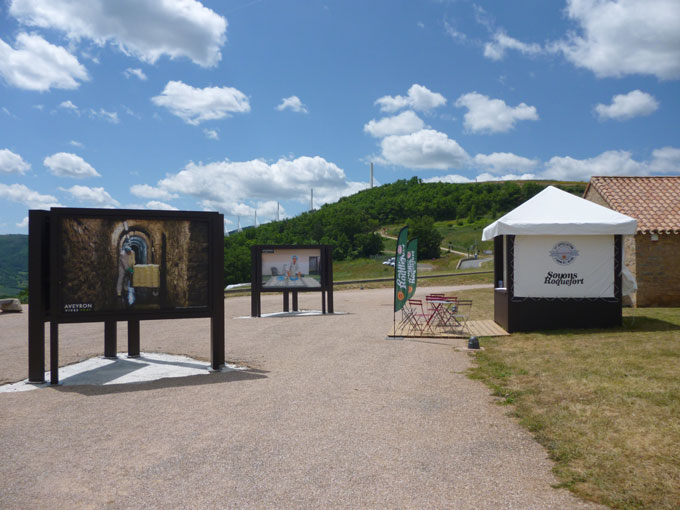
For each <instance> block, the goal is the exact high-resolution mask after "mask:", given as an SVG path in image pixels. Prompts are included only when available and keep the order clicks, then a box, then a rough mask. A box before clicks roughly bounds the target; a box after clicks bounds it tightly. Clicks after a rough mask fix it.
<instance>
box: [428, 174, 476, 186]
mask: <svg viewBox="0 0 680 510" xmlns="http://www.w3.org/2000/svg"><path fill="white" fill-rule="evenodd" d="M423 182H445V183H448V184H462V183H466V182H474V181H473V180H472V179H470V178H468V177H464V176H462V175H458V174H449V175H440V176H438V177H428V178H427V179H423Z"/></svg>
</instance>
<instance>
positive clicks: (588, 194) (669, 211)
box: [584, 177, 680, 307]
mask: <svg viewBox="0 0 680 510" xmlns="http://www.w3.org/2000/svg"><path fill="white" fill-rule="evenodd" d="M584 198H585V199H587V200H590V201H592V202H595V203H597V204H600V205H603V206H605V207H609V208H610V209H613V210H615V211H617V212H620V213H622V214H626V215H628V216H631V217H633V218H635V219H636V220H637V222H638V228H637V233H636V234H635V236H625V239H624V263H625V265H626V267H627V268H628V269H629V270H630V271H631V272H632V273H633V274H634V275H635V278H636V280H637V285H638V290H637V292H636V293H635V294H634V295H633V296H632V303H631V304H632V305H633V306H640V307H644V306H680V177H591V179H590V182H589V183H588V186H587V187H586V191H585V193H584Z"/></svg>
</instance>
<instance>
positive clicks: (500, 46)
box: [484, 30, 544, 60]
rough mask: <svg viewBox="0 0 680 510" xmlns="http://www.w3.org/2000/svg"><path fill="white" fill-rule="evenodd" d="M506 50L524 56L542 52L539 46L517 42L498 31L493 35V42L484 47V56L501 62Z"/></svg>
mask: <svg viewBox="0 0 680 510" xmlns="http://www.w3.org/2000/svg"><path fill="white" fill-rule="evenodd" d="M508 49H511V50H517V51H519V52H520V53H522V54H524V55H539V54H541V53H543V52H544V50H543V48H542V47H541V45H540V44H536V43H530V44H528V43H524V42H522V41H518V40H517V39H515V38H513V37H510V36H509V35H507V34H506V33H505V32H503V31H502V30H499V31H497V32H496V33H495V34H494V36H493V41H492V42H488V43H486V44H485V45H484V56H485V57H487V58H490V59H492V60H501V59H502V58H503V57H505V51H506V50H508Z"/></svg>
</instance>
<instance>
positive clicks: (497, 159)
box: [474, 152, 539, 174]
mask: <svg viewBox="0 0 680 510" xmlns="http://www.w3.org/2000/svg"><path fill="white" fill-rule="evenodd" d="M474 162H475V164H477V165H479V166H481V167H484V168H485V169H487V170H488V171H489V172H491V173H494V174H502V173H504V172H508V171H513V170H514V171H517V170H519V171H522V172H526V171H528V170H533V169H535V168H536V167H537V166H538V164H539V162H538V160H535V159H529V158H524V157H522V156H517V155H516V154H512V153H510V152H494V153H492V154H477V155H476V156H475V157H474Z"/></svg>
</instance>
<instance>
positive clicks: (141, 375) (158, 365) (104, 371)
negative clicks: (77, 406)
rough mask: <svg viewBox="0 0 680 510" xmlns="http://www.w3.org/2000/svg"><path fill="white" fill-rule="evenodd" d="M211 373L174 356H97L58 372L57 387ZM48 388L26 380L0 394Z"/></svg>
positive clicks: (232, 367) (2, 389) (5, 387)
mask: <svg viewBox="0 0 680 510" xmlns="http://www.w3.org/2000/svg"><path fill="white" fill-rule="evenodd" d="M246 368H247V367H240V366H237V365H233V364H227V365H226V366H225V367H224V368H223V369H222V370H223V371H230V370H246ZM211 371H212V370H211V368H210V363H208V362H206V361H199V360H195V359H193V358H189V357H187V356H177V355H173V354H162V353H151V352H143V353H142V354H141V356H139V357H136V358H130V357H128V356H126V355H121V356H119V357H118V358H117V359H111V358H104V357H101V356H98V357H96V358H90V359H88V360H85V361H81V362H80V363H74V364H72V365H68V366H65V367H62V368H60V369H59V379H60V383H59V386H83V385H96V386H104V385H108V384H134V383H142V382H149V381H157V380H159V379H166V378H174V377H190V376H193V375H206V374H208V373H210V372H211ZM49 379H50V373H49V372H47V373H46V374H45V380H47V381H49ZM49 386H50V383H49V382H46V383H43V384H33V383H29V382H28V379H25V380H23V381H19V382H16V383H13V384H5V385H3V386H0V393H11V392H17V391H30V390H35V389H39V388H47V387H49Z"/></svg>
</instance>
